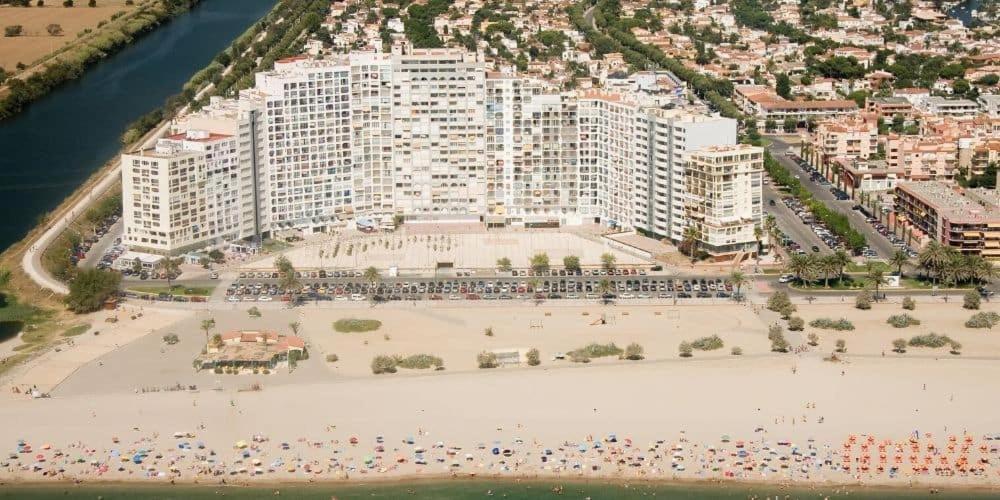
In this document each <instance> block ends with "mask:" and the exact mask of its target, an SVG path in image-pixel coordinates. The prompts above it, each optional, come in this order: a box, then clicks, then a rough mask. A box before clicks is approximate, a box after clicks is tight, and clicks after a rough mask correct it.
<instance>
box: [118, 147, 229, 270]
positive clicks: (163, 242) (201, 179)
mask: <svg viewBox="0 0 1000 500" xmlns="http://www.w3.org/2000/svg"><path fill="white" fill-rule="evenodd" d="M122 205H123V207H122V212H123V216H124V217H123V218H124V220H125V234H124V236H123V238H122V242H123V243H125V244H126V245H129V246H131V247H134V248H137V249H143V250H148V251H152V252H156V253H165V254H171V255H176V254H179V253H181V252H184V251H188V250H194V249H197V248H201V247H204V246H207V245H212V244H216V243H221V242H223V241H232V240H236V239H239V238H241V237H242V236H243V234H242V232H241V229H242V227H243V212H242V209H241V193H240V172H239V157H238V154H237V141H236V138H235V137H234V136H231V135H223V134H213V133H210V132H207V131H204V130H194V129H192V130H188V131H187V132H186V133H182V134H176V135H170V136H167V137H165V138H163V139H160V140H159V141H157V144H156V146H155V147H154V148H151V149H147V150H144V151H139V152H136V153H133V154H126V155H122Z"/></svg>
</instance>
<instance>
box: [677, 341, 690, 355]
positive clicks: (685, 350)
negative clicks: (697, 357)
mask: <svg viewBox="0 0 1000 500" xmlns="http://www.w3.org/2000/svg"><path fill="white" fill-rule="evenodd" d="M677 350H678V352H680V355H681V357H682V358H690V357H691V353H692V351H693V350H694V348H692V347H691V343H690V342H681V345H679V346H677Z"/></svg>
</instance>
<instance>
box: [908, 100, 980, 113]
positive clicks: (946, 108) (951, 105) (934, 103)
mask: <svg viewBox="0 0 1000 500" xmlns="http://www.w3.org/2000/svg"><path fill="white" fill-rule="evenodd" d="M922 104H923V105H922V106H921V110H922V111H923V112H925V113H928V114H932V115H935V116H955V117H962V116H967V117H972V116H976V115H977V114H979V112H980V111H979V105H978V104H976V102H975V101H970V100H968V99H946V98H944V97H941V96H931V97H928V98H927V99H924V100H923V101H922Z"/></svg>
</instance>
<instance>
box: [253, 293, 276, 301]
mask: <svg viewBox="0 0 1000 500" xmlns="http://www.w3.org/2000/svg"><path fill="white" fill-rule="evenodd" d="M272 300H274V299H272V298H271V296H270V295H261V296H260V297H257V302H270V301H272Z"/></svg>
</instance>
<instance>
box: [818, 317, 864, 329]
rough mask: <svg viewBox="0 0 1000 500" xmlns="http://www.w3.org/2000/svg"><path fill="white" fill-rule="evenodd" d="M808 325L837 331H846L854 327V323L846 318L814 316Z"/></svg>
mask: <svg viewBox="0 0 1000 500" xmlns="http://www.w3.org/2000/svg"><path fill="white" fill-rule="evenodd" d="M809 326H811V327H813V328H822V329H824V330H837V331H848V330H853V329H854V324H853V323H851V322H850V321H848V320H847V319H846V318H840V319H838V320H832V319H830V318H816V319H814V320H812V321H810V322H809Z"/></svg>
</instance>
